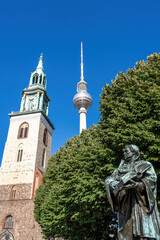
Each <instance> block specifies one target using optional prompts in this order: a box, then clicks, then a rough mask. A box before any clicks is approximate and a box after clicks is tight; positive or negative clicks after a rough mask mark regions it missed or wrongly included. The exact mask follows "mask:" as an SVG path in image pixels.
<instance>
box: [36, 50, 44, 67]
mask: <svg viewBox="0 0 160 240" xmlns="http://www.w3.org/2000/svg"><path fill="white" fill-rule="evenodd" d="M37 69H41V70H42V71H43V53H41V56H40V58H39V63H38V66H37Z"/></svg>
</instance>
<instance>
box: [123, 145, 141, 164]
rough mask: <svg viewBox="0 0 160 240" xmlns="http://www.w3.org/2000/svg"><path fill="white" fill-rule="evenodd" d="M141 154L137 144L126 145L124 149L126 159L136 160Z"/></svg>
mask: <svg viewBox="0 0 160 240" xmlns="http://www.w3.org/2000/svg"><path fill="white" fill-rule="evenodd" d="M139 156H140V153H139V148H138V147H137V146H136V145H133V144H131V145H126V146H125V149H124V160H125V161H130V160H136V159H138V158H139Z"/></svg>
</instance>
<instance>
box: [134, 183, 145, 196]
mask: <svg viewBox="0 0 160 240" xmlns="http://www.w3.org/2000/svg"><path fill="white" fill-rule="evenodd" d="M136 190H137V191H138V192H141V193H142V192H143V191H144V190H145V187H144V184H143V182H137V183H136Z"/></svg>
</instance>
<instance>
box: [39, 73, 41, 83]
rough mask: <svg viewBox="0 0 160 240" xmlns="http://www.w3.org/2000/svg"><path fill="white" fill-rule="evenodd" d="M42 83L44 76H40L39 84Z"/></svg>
mask: <svg viewBox="0 0 160 240" xmlns="http://www.w3.org/2000/svg"><path fill="white" fill-rule="evenodd" d="M41 83H42V74H41V75H40V79H39V84H41Z"/></svg>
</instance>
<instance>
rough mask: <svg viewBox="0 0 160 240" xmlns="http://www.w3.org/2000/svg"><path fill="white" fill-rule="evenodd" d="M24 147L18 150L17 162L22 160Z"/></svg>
mask: <svg viewBox="0 0 160 240" xmlns="http://www.w3.org/2000/svg"><path fill="white" fill-rule="evenodd" d="M22 156H23V149H19V150H18V155H17V162H22Z"/></svg>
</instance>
